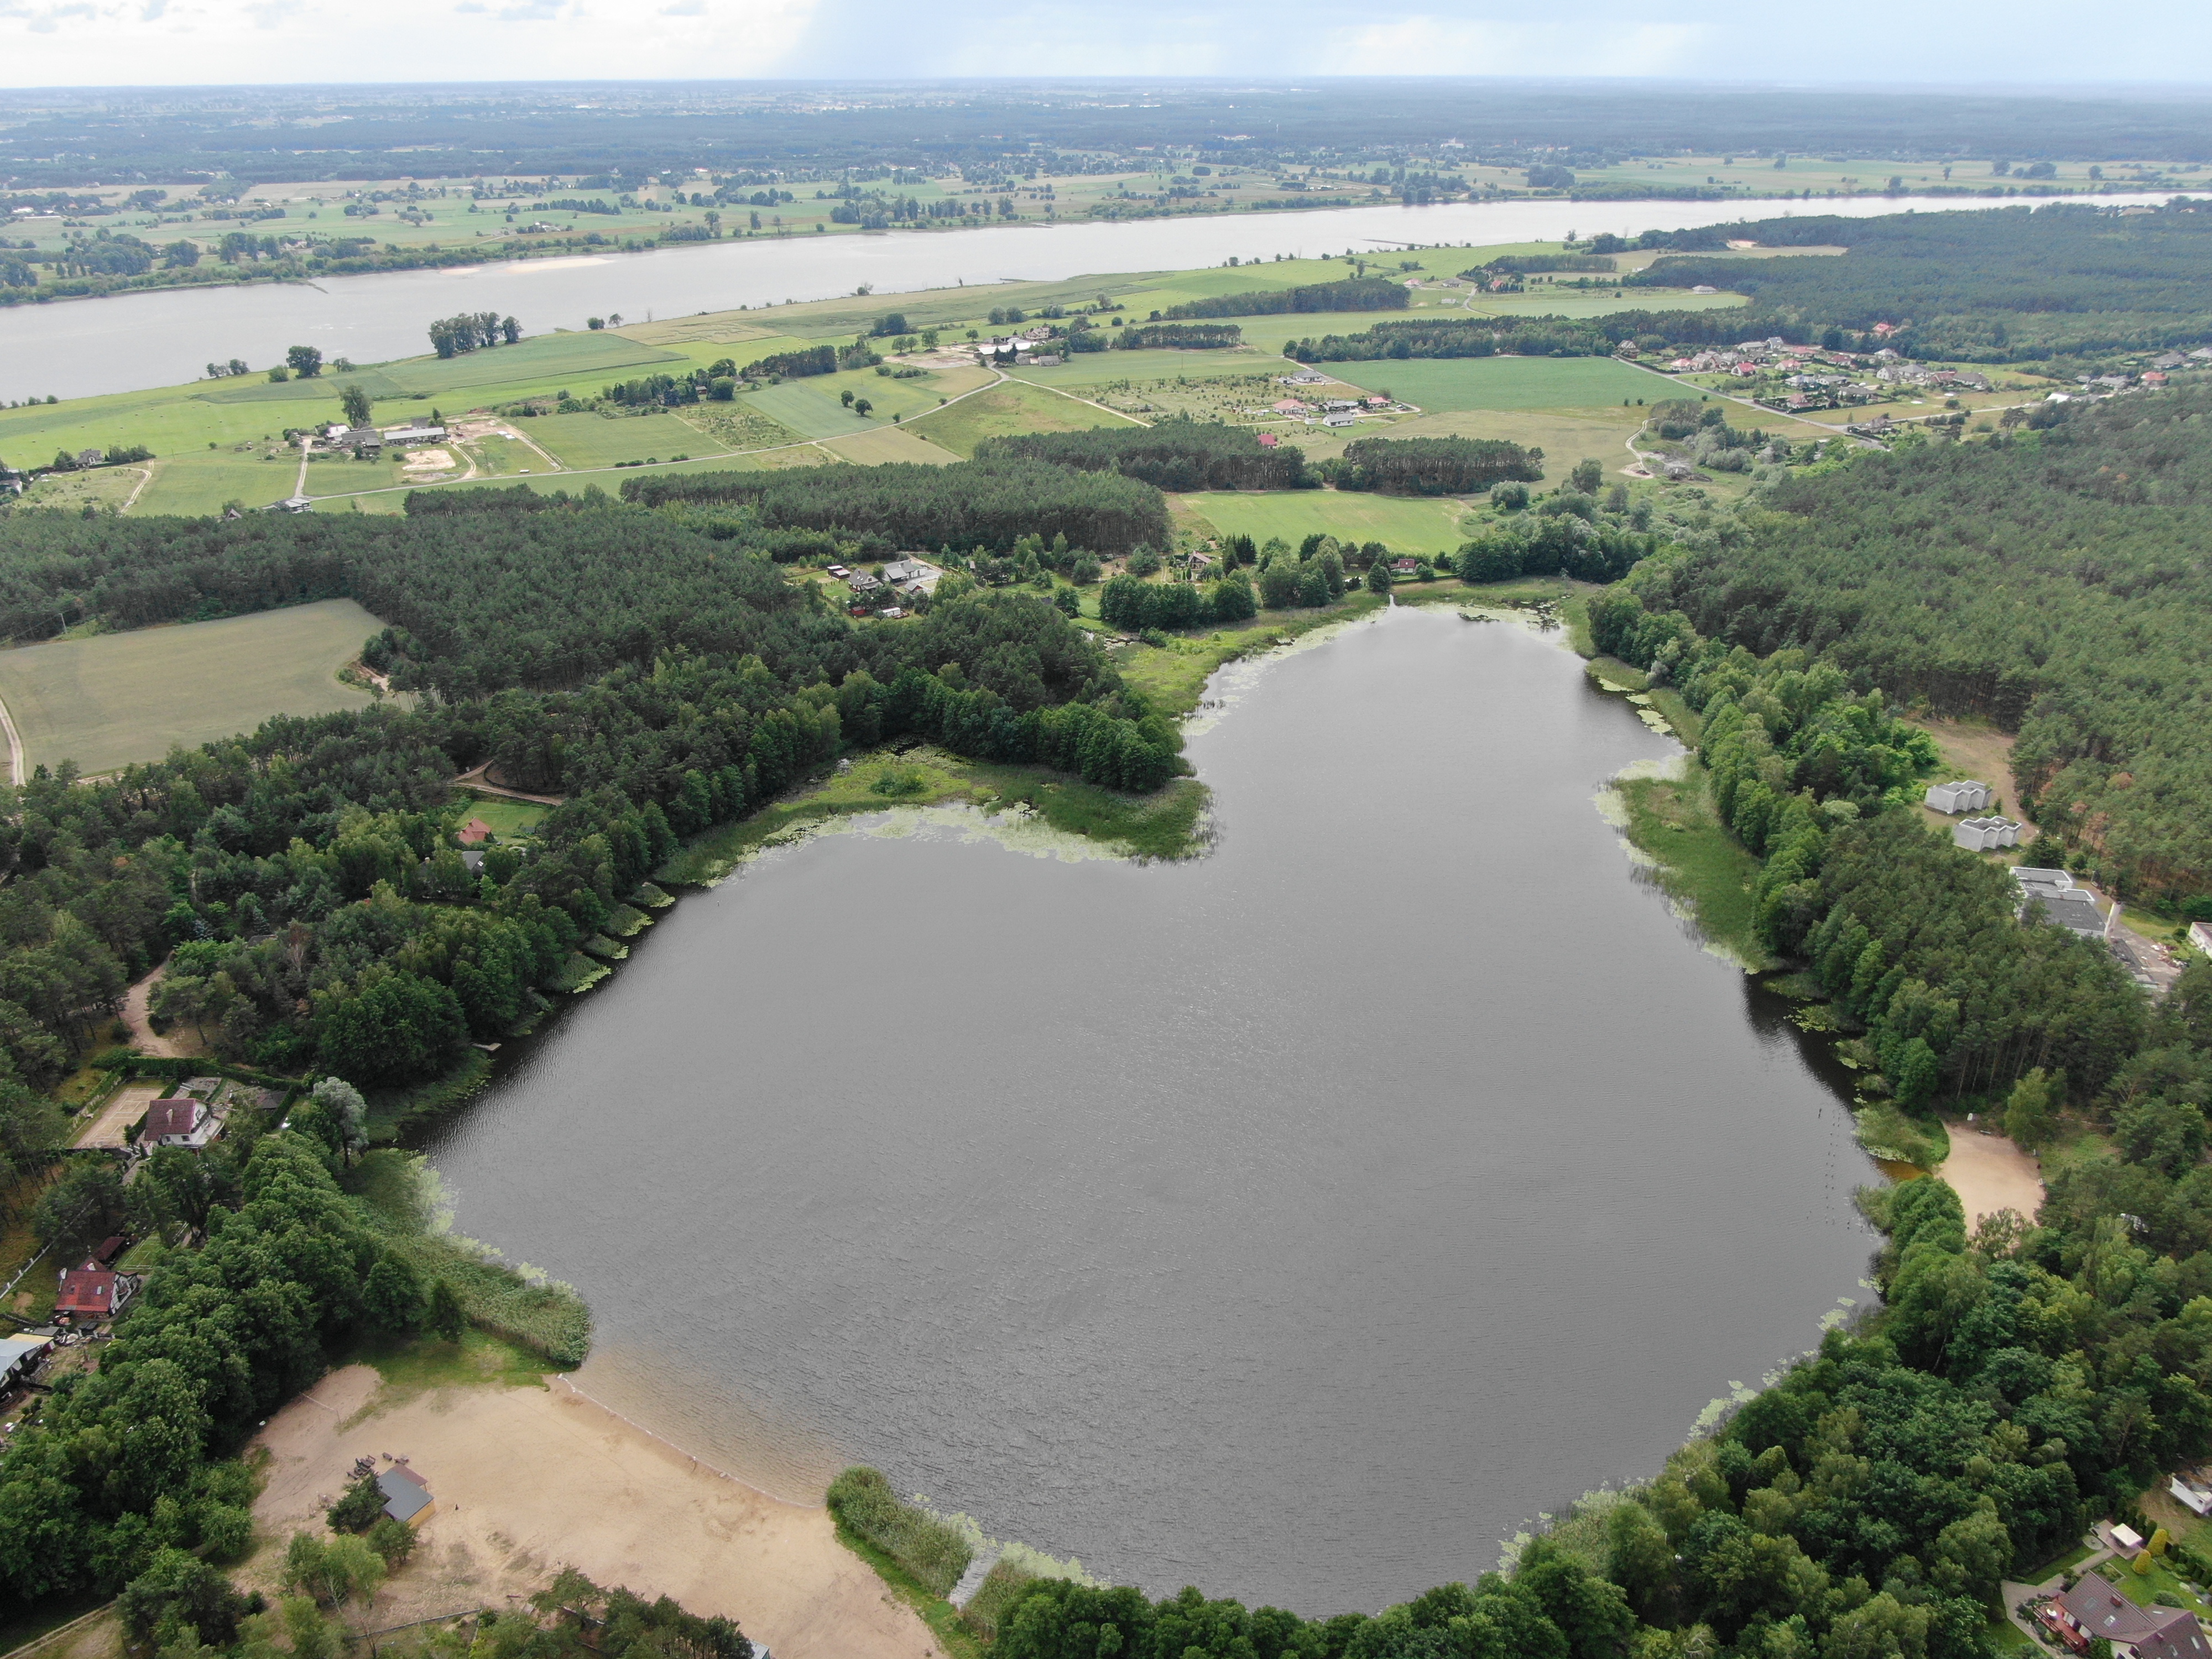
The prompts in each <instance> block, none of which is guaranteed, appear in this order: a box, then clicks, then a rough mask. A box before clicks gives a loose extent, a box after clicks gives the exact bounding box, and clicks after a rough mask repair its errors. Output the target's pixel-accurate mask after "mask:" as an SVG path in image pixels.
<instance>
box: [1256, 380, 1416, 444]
mask: <svg viewBox="0 0 2212 1659" xmlns="http://www.w3.org/2000/svg"><path fill="white" fill-rule="evenodd" d="M1393 407H1395V405H1393V404H1392V403H1391V401H1390V399H1389V398H1385V397H1383V395H1382V394H1381V393H1379V392H1377V393H1375V394H1373V395H1370V396H1369V397H1365V398H1322V399H1319V400H1318V401H1308V400H1307V399H1304V398H1279V399H1278V400H1277V401H1276V402H1275V403H1273V404H1270V405H1269V406H1268V408H1267V411H1266V412H1267V413H1268V414H1270V415H1279V416H1282V417H1283V418H1284V419H1285V420H1289V421H1302V422H1304V423H1305V424H1306V425H1308V426H1328V427H1346V426H1351V425H1352V424H1353V423H1354V422H1357V421H1358V418H1359V417H1360V416H1362V415H1380V414H1382V413H1383V412H1384V411H1385V410H1389V409H1391V408H1393ZM1261 441H1263V442H1264V441H1265V439H1264V438H1263V439H1262V440H1261Z"/></svg>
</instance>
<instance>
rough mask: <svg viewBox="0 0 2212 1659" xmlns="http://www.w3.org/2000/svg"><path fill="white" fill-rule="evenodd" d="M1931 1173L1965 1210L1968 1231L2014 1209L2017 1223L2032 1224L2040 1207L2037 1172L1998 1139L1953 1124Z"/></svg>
mask: <svg viewBox="0 0 2212 1659" xmlns="http://www.w3.org/2000/svg"><path fill="white" fill-rule="evenodd" d="M1936 1174H1937V1175H1938V1176H1942V1178H1943V1179H1944V1180H1945V1181H1948V1182H1950V1183H1951V1186H1952V1188H1953V1190H1954V1191H1955V1192H1956V1193H1957V1194H1959V1199H1960V1202H1961V1203H1963V1204H1964V1205H1965V1206H1966V1225H1967V1226H1968V1227H1970V1228H1971V1227H1972V1226H1973V1225H1975V1224H1976V1223H1977V1222H1978V1221H1980V1220H1981V1218H1983V1217H1984V1216H1985V1215H1995V1214H1996V1212H1998V1211H1999V1210H2017V1211H2019V1212H2020V1213H2021V1218H2022V1219H2023V1220H2027V1221H2033V1220H2034V1219H2035V1212H2037V1211H2038V1210H2039V1209H2040V1208H2042V1207H2043V1171H2042V1170H2041V1169H2040V1168H2039V1167H2038V1166H2037V1164H2036V1161H2035V1160H2034V1159H2033V1158H2030V1157H2029V1156H2028V1155H2027V1153H2026V1152H2022V1151H2021V1149H2020V1148H2019V1147H2017V1146H2015V1145H2013V1143H2012V1142H2011V1141H2010V1140H2009V1139H2006V1138H2005V1137H2004V1136H2003V1135H1995V1134H1988V1135H1985V1134H1983V1133H1979V1132H1978V1131H1976V1130H1973V1129H1970V1128H1967V1127H1966V1126H1965V1125H1963V1124H1954V1126H1952V1129H1951V1156H1950V1157H1949V1158H1946V1159H1944V1160H1943V1163H1942V1164H1941V1165H1940V1166H1939V1167H1938V1168H1937V1170H1936Z"/></svg>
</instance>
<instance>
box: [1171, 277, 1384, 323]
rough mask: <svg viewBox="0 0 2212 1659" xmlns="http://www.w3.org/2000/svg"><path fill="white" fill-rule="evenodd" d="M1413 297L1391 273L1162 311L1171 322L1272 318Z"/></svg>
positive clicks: (1372, 306) (1380, 306) (1378, 306)
mask: <svg viewBox="0 0 2212 1659" xmlns="http://www.w3.org/2000/svg"><path fill="white" fill-rule="evenodd" d="M1411 303H1412V296H1411V295H1409V294H1408V293H1407V289H1406V286H1405V284H1404V283H1395V282H1392V281H1391V280H1390V279H1389V277H1388V276H1347V277H1346V278H1344V279H1343V280H1342V281H1340V282H1334V283H1300V284H1299V285H1298V286H1297V287H1295V288H1274V289H1254V290H1252V291H1251V292H1249V293H1245V294H1222V295H1214V296H1213V297H1212V298H1210V299H1204V300H1186V301H1183V302H1182V304H1181V305H1175V306H1170V307H1168V308H1167V309H1166V310H1165V311H1164V312H1162V313H1160V314H1161V315H1162V316H1163V317H1164V318H1166V319H1168V320H1169V321H1170V322H1177V321H1182V320H1185V319H1191V318H1199V317H1269V316H1273V315H1275V314H1277V313H1282V312H1304V311H1403V310H1404V309H1405V308H1406V307H1407V306H1408V305H1410V304H1411Z"/></svg>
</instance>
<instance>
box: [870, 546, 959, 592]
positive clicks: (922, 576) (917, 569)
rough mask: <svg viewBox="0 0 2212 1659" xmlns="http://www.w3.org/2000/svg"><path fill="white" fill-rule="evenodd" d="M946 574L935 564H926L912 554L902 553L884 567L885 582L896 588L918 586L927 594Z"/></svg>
mask: <svg viewBox="0 0 2212 1659" xmlns="http://www.w3.org/2000/svg"><path fill="white" fill-rule="evenodd" d="M943 574H945V573H944V572H943V571H942V570H939V568H937V567H936V566H935V565H933V564H925V563H923V562H921V560H920V559H917V558H916V557H915V556H914V555H913V554H911V553H902V554H900V555H899V556H898V557H896V559H893V560H892V561H890V563H888V564H886V565H885V566H884V580H885V581H887V582H889V583H890V585H891V586H894V587H900V588H911V587H913V586H915V585H916V584H919V585H920V586H921V591H922V592H925V593H927V592H929V591H930V590H931V589H932V588H933V587H935V586H937V579H938V578H939V576H942V575H943Z"/></svg>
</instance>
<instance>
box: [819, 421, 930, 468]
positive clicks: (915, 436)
mask: <svg viewBox="0 0 2212 1659" xmlns="http://www.w3.org/2000/svg"><path fill="white" fill-rule="evenodd" d="M822 447H823V448H824V449H826V450H828V451H829V453H831V454H833V455H835V456H836V458H837V459H839V460H841V461H853V462H855V463H857V464H858V465H861V466H880V465H883V464H884V462H885V461H923V462H927V464H928V465H932V466H947V465H951V463H952V462H954V461H957V460H958V459H960V458H959V457H958V456H957V455H955V454H954V453H952V452H951V450H949V449H946V448H945V447H942V446H941V445H938V444H933V443H931V442H930V441H928V440H927V439H926V438H924V437H923V436H922V435H921V434H920V433H915V432H908V430H907V429H906V428H904V427H901V426H878V427H871V428H868V430H866V432H854V433H850V434H848V435H846V436H844V437H842V438H824V439H823V441H822Z"/></svg>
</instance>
